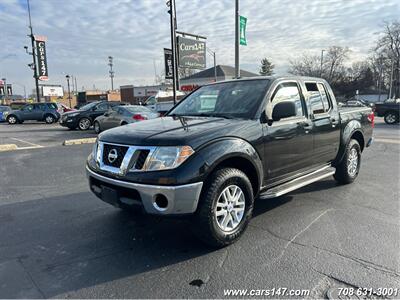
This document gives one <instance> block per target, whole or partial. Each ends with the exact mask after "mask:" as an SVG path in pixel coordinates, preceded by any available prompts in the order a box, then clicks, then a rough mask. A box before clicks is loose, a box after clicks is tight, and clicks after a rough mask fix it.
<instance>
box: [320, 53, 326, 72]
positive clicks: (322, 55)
mask: <svg viewBox="0 0 400 300" xmlns="http://www.w3.org/2000/svg"><path fill="white" fill-rule="evenodd" d="M324 52H325V50H324V49H322V50H321V69H320V72H319V73H320V74H319V75H320V77H322V68H323V64H324Z"/></svg>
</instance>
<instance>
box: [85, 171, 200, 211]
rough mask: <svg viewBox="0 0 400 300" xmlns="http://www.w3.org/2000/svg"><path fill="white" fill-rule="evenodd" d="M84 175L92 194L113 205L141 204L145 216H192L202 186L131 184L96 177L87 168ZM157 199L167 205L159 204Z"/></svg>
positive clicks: (104, 177) (94, 173)
mask: <svg viewBox="0 0 400 300" xmlns="http://www.w3.org/2000/svg"><path fill="white" fill-rule="evenodd" d="M86 174H87V177H88V179H89V185H90V189H91V191H92V192H93V193H94V194H95V195H96V196H97V197H99V198H100V199H101V200H103V201H104V202H107V203H110V204H112V205H114V206H120V205H121V204H126V205H140V206H142V207H143V208H144V210H145V211H146V213H149V214H157V215H182V214H191V213H194V212H195V211H196V209H197V204H198V202H199V198H200V193H201V189H202V187H203V182H196V183H191V184H185V185H177V186H162V185H148V184H139V183H132V182H127V181H122V180H117V179H113V178H109V177H106V176H103V175H100V174H97V173H96V172H94V171H92V170H91V169H89V167H87V166H86ZM160 197H161V198H160ZM159 199H163V200H164V201H163V202H162V203H164V204H165V203H167V205H158V204H157V203H158V200H159ZM165 199H166V200H167V201H165Z"/></svg>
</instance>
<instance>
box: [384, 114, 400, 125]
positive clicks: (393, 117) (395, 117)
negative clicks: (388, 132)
mask: <svg viewBox="0 0 400 300" xmlns="http://www.w3.org/2000/svg"><path fill="white" fill-rule="evenodd" d="M383 119H384V120H385V123H386V124H388V125H393V124H396V123H399V114H397V113H396V112H394V111H388V112H387V113H385V116H384V117H383Z"/></svg>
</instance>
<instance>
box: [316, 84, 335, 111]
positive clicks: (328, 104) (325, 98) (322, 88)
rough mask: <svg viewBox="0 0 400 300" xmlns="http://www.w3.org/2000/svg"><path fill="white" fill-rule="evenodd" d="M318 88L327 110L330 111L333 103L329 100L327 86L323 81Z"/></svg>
mask: <svg viewBox="0 0 400 300" xmlns="http://www.w3.org/2000/svg"><path fill="white" fill-rule="evenodd" d="M318 90H319V92H320V93H321V98H322V103H323V104H324V110H325V112H328V111H330V110H331V108H332V104H331V101H329V98H328V94H327V92H326V89H325V86H324V85H323V84H322V83H318Z"/></svg>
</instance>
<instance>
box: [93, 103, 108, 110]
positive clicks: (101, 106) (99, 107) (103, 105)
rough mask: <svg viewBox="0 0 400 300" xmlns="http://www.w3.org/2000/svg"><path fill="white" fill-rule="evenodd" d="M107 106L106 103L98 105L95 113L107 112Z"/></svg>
mask: <svg viewBox="0 0 400 300" xmlns="http://www.w3.org/2000/svg"><path fill="white" fill-rule="evenodd" d="M108 108H109V106H108V103H100V104H99V105H97V106H96V109H95V110H96V111H106V110H108Z"/></svg>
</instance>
